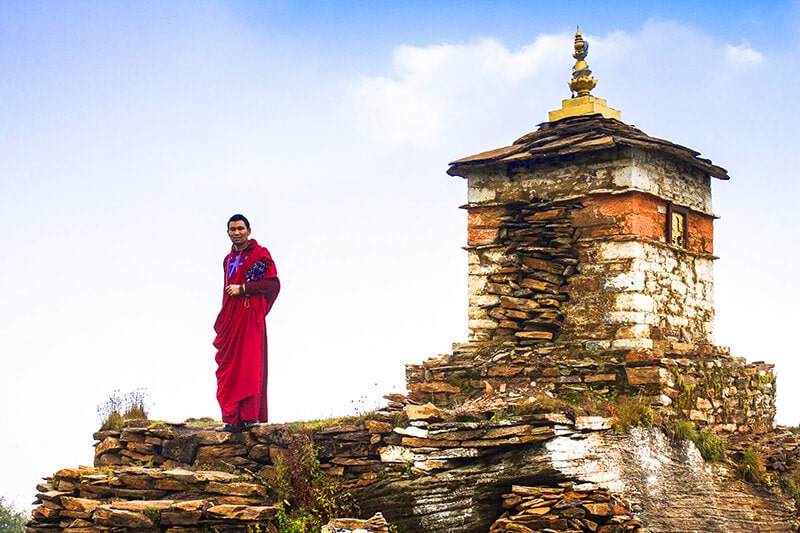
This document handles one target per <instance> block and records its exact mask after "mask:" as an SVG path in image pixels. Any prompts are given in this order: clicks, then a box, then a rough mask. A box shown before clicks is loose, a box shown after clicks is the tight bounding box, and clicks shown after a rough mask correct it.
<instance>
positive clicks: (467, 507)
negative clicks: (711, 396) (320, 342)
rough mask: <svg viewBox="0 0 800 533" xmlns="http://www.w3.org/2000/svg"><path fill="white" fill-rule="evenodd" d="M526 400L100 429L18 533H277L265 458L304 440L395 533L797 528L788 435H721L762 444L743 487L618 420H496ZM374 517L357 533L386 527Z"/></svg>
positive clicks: (651, 432)
mask: <svg viewBox="0 0 800 533" xmlns="http://www.w3.org/2000/svg"><path fill="white" fill-rule="evenodd" d="M525 400H526V398H522V397H519V396H518V394H517V393H513V394H512V393H510V392H509V391H505V392H503V391H500V390H497V391H492V393H491V395H490V396H487V395H486V394H485V393H484V395H482V396H481V397H479V398H477V399H474V400H471V401H468V402H465V403H464V404H461V405H460V406H458V408H457V409H446V408H443V407H436V406H434V405H432V404H428V405H417V404H411V403H407V400H406V399H405V398H403V397H400V396H394V397H392V398H391V401H390V405H389V407H388V408H387V409H386V410H383V411H379V412H377V413H373V414H371V415H370V416H369V418H363V417H362V418H358V419H352V420H347V421H343V422H332V423H331V424H330V425H328V426H325V427H318V428H315V429H312V428H305V429H302V428H301V426H299V425H297V426H288V425H266V424H264V425H257V426H254V427H252V428H250V429H248V430H247V431H245V432H243V433H242V434H231V433H224V432H219V431H215V430H213V429H198V428H192V427H190V426H189V425H186V424H166V423H150V422H142V423H141V424H138V426H140V427H126V428H124V429H122V430H119V431H105V432H98V433H97V434H95V437H96V438H97V441H98V442H97V444H96V457H95V466H94V467H83V468H78V469H64V470H61V471H59V472H57V473H55V474H54V475H53V476H52V477H50V478H48V479H47V481H46V482H45V483H43V484H41V485H40V486H39V487H38V489H39V494H38V502H39V505H38V506H37V507H36V509H35V510H34V514H33V520H32V521H31V522H30V523H29V525H28V529H29V531H33V532H45V531H48V532H55V531H70V532H84V531H86V532H88V531H153V532H155V531H166V532H171V533H183V532H190V531H208V530H211V531H245V530H247V527H248V526H253V527H255V526H259V527H263V528H265V529H264V530H265V531H270V530H272V531H274V530H275V529H274V528H276V527H277V525H276V521H275V513H276V512H277V505H278V503H279V502H277V501H275V499H274V492H273V491H272V489H271V487H270V486H269V482H268V480H269V474H270V471H271V469H273V468H274V458H275V457H277V456H278V455H279V454H280V453H281V451H282V450H286V449H287V448H288V447H289V446H290V444H291V441H292V439H293V435H295V434H296V433H297V432H298V431H308V432H310V434H311V435H313V438H314V441H315V443H316V446H317V448H318V450H319V459H320V461H321V467H322V468H323V469H324V471H325V472H326V473H327V475H328V476H333V477H335V478H337V479H339V480H340V482H341V487H342V490H346V491H348V492H349V493H350V494H352V495H353V496H354V497H355V498H356V500H357V501H358V503H359V504H360V507H361V513H362V516H365V517H369V516H373V515H374V514H375V513H378V512H380V513H383V516H385V517H386V520H387V521H388V523H390V524H393V525H394V526H395V527H397V528H398V530H399V531H400V532H431V533H437V532H442V533H444V532H450V531H459V532H464V533H486V532H490V531H491V532H504V531H509V532H516V533H519V532H523V533H524V532H528V531H551V532H552V531H569V532H576V531H587V532H593V533H597V532H602V533H611V532H617V531H619V532H622V531H642V532H644V531H649V532H651V533H654V532H671V533H678V532H687V533H688V532H690V531H706V532H727V533H736V532H745V531H748V532H749V531H754V530H756V531H768V532H773V531H774V532H779V531H780V532H788V531H795V530H796V524H795V522H796V517H797V513H796V509H795V504H794V500H793V499H792V497H791V496H790V495H788V494H787V493H785V492H784V491H783V490H782V489H781V488H780V484H779V482H778V478H779V477H780V476H781V474H782V472H790V471H794V470H795V469H797V468H798V455H800V454H798V451H800V448H799V447H798V439H797V437H795V436H794V435H792V434H790V433H789V432H786V431H782V430H772V431H770V432H768V433H764V434H762V435H760V436H748V437H745V436H744V435H739V437H738V440H737V439H733V438H732V439H731V447H730V449H731V458H732V459H740V455H737V453H738V452H737V450H738V451H742V450H744V449H746V448H747V447H751V446H757V447H759V449H761V450H763V451H764V453H763V457H764V461H765V463H766V465H767V467H768V468H769V471H768V472H767V474H768V476H767V477H769V475H771V476H772V480H771V484H767V483H760V484H752V483H748V482H745V481H743V480H742V479H741V476H739V475H737V473H736V466H735V462H731V463H718V464H710V463H706V462H705V461H704V460H703V459H702V457H701V456H700V454H699V453H698V451H697V449H696V448H695V447H694V445H693V444H691V443H690V442H687V441H675V440H672V439H670V438H668V437H667V436H666V435H665V434H664V433H663V432H662V431H661V430H660V429H656V428H649V429H648V428H635V429H632V430H630V431H627V432H624V433H618V432H617V431H615V430H614V429H612V426H613V425H614V422H615V421H614V420H613V419H610V418H605V417H600V416H589V415H584V414H580V413H578V412H575V411H573V412H566V413H565V412H527V413H525V412H523V413H522V414H519V415H514V414H513V410H512V411H506V412H505V414H504V412H503V410H502V406H510V405H513V404H514V403H517V404H520V405H522V406H524V407H526V409H527V410H531V411H536V410H537V408H536V407H535V406H536V401H537V400H534V401H533V402H531V401H525ZM522 411H524V409H523V410H522ZM492 416H493V418H490V419H487V418H486V417H492ZM456 419H461V420H462V421H458V420H456ZM771 442H776V443H777V445H773V444H771ZM770 450H771V451H770ZM135 463H140V464H143V465H147V466H136V465H135ZM209 469H212V470H209ZM220 469H225V470H228V471H229V472H222V471H220ZM378 523H379V519H375V520H373V522H372V526H373V527H374V528H377V529H372V530H370V529H367V531H382V530H381V529H380V528H379V525H378ZM337 524H338V525H337ZM347 524H350V525H353V526H354V527H355V526H357V525H358V523H357V522H352V521H351V522H347V521H344V522H331V523H330V524H329V525H328V526H327V527H328V531H346V530H347ZM387 527H388V526H387ZM270 528H272V529H270ZM331 528H334V529H331ZM336 528H338V529H336ZM358 528H360V526H358V527H357V529H358Z"/></svg>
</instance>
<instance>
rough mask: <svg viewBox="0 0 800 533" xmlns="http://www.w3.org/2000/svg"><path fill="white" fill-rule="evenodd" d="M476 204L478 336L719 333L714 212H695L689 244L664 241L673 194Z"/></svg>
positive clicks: (690, 336)
mask: <svg viewBox="0 0 800 533" xmlns="http://www.w3.org/2000/svg"><path fill="white" fill-rule="evenodd" d="M467 209H468V211H469V216H468V222H469V231H468V246H467V251H468V254H469V255H468V262H469V285H468V289H469V328H470V339H471V340H475V341H480V340H499V339H515V340H516V341H517V342H518V343H519V344H521V345H529V344H535V343H536V342H539V341H550V340H562V341H571V342H577V341H591V342H592V344H593V345H594V346H596V347H603V348H648V347H651V346H652V340H660V339H663V338H671V339H673V340H685V341H694V342H705V343H707V342H712V340H713V325H714V303H713V302H714V298H713V279H714V277H713V270H712V261H713V255H711V252H712V250H713V229H712V220H711V218H710V217H708V216H704V215H700V214H699V213H695V212H690V217H689V224H690V228H691V229H690V232H689V235H690V238H689V248H688V249H687V250H684V249H679V248H676V247H674V246H670V245H667V244H666V243H665V242H664V239H665V226H666V213H667V206H666V202H665V201H663V200H661V199H659V198H656V197H653V196H648V195H643V194H641V193H625V194H622V195H608V194H606V195H594V196H591V197H587V198H583V199H581V200H580V201H577V200H573V201H560V202H551V201H544V200H534V201H530V202H522V201H518V202H508V203H505V204H481V205H470V206H468V207H467ZM659 239H660V240H659ZM562 326H563V327H562Z"/></svg>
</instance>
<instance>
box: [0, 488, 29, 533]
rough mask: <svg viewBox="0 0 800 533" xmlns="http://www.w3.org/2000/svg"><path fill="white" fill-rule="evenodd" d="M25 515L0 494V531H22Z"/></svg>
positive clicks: (13, 532) (8, 532)
mask: <svg viewBox="0 0 800 533" xmlns="http://www.w3.org/2000/svg"><path fill="white" fill-rule="evenodd" d="M26 521H27V517H26V516H25V514H24V513H22V512H20V511H17V510H16V509H14V507H13V506H12V505H11V504H10V503H7V502H6V500H5V498H3V497H2V496H0V533H23V532H24V531H25V522H26Z"/></svg>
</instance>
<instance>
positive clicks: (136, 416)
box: [97, 389, 149, 431]
mask: <svg viewBox="0 0 800 533" xmlns="http://www.w3.org/2000/svg"><path fill="white" fill-rule="evenodd" d="M146 397H147V393H146V392H145V391H144V389H136V390H135V391H131V392H127V393H125V394H123V395H120V394H119V391H118V390H116V391H114V392H113V393H112V394H111V396H109V398H108V399H107V400H106V401H105V402H104V403H102V404H100V405H98V406H97V414H98V415H99V416H100V421H101V424H100V430H101V431H105V430H107V429H120V428H121V427H122V425H123V423H124V422H126V421H128V420H142V419H147V418H148V416H149V414H148V412H147V411H148V409H147V403H146V401H145V399H146Z"/></svg>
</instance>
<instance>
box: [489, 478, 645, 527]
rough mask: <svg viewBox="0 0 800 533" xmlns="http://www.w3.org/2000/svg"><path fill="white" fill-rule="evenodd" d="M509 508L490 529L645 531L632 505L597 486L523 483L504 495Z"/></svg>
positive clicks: (505, 507)
mask: <svg viewBox="0 0 800 533" xmlns="http://www.w3.org/2000/svg"><path fill="white" fill-rule="evenodd" d="M503 508H504V509H507V511H506V512H505V513H503V514H502V515H501V516H500V518H499V519H498V520H497V521H496V522H495V523H494V524H492V527H491V528H490V529H489V533H511V532H513V533H538V532H549V533H555V532H557V531H563V532H568V533H584V532H586V533H626V532H639V533H644V532H645V531H646V530H645V529H643V528H642V522H641V521H640V520H638V519H636V518H633V517H632V516H631V506H630V504H629V503H628V502H626V501H625V500H622V499H620V498H618V497H616V496H614V495H612V494H611V493H610V492H609V491H608V489H605V488H602V487H594V486H582V487H573V486H572V484H571V483H566V484H564V485H563V486H559V487H524V486H519V485H515V486H513V487H511V493H509V494H504V495H503Z"/></svg>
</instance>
